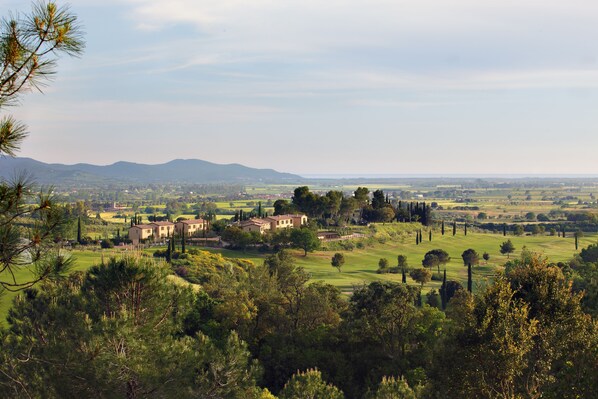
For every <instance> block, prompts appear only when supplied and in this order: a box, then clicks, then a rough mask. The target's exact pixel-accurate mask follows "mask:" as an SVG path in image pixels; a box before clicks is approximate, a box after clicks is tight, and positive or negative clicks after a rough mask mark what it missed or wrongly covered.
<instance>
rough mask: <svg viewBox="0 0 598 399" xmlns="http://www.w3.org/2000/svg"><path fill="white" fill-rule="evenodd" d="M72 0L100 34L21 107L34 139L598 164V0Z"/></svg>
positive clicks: (440, 160)
mask: <svg viewBox="0 0 598 399" xmlns="http://www.w3.org/2000/svg"><path fill="white" fill-rule="evenodd" d="M58 3H59V4H64V2H62V1H59V2H58ZM69 4H70V5H71V9H72V11H73V12H74V13H76V14H77V15H78V16H79V18H80V20H81V22H82V24H83V25H84V26H85V31H86V42H87V48H86V51H85V54H84V55H83V57H82V58H80V59H66V58H64V59H61V60H60V62H59V68H58V75H57V77H56V79H55V81H54V82H53V83H52V84H51V85H50V87H49V88H48V89H47V90H46V91H45V94H44V95H41V94H39V93H31V94H28V95H26V96H25V97H24V98H23V101H22V106H21V107H19V108H14V109H12V110H10V112H13V113H14V114H15V115H16V116H17V117H19V118H20V119H22V120H23V121H24V122H26V123H27V124H28V125H29V127H30V137H29V138H28V139H27V140H26V142H25V144H24V146H23V149H22V151H21V153H20V155H21V156H29V157H33V158H36V159H39V160H42V161H46V162H48V161H50V162H61V163H77V162H88V163H95V164H109V163H112V162H115V161H119V160H127V161H133V162H142V163H162V162H166V161H169V160H172V159H175V158H199V159H204V160H208V161H212V162H216V163H241V164H244V165H248V166H252V167H263V168H274V169H277V170H280V171H286V172H294V173H299V174H301V173H306V174H314V173H356V174H359V173H370V174H372V173H374V174H375V173H386V174H410V173H417V174H421V173H428V174H439V175H445V174H451V173H468V174H471V173H524V174H525V173H547V174H551V173H558V174H563V173H598V154H597V150H598V134H597V128H598V2H596V1H594V0H568V1H563V0H558V1H553V0H542V1H539V0H538V1H528V0H500V1H495V0H469V1H466V0H388V1H385V0H368V1H365V0H362V1H357V0H345V1H338V0H326V1H322V0H318V1H312V0H301V1H293V0H277V1H274V0H234V1H228V0H211V1H203V0H168V1H167V0H71V1H70V2H69ZM29 8H30V7H29V3H28V1H25V0H0V12H1V14H2V15H7V13H8V10H21V11H27V10H28V9H29ZM5 111H6V110H5Z"/></svg>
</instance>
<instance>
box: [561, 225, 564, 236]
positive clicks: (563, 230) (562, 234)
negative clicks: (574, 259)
mask: <svg viewBox="0 0 598 399" xmlns="http://www.w3.org/2000/svg"><path fill="white" fill-rule="evenodd" d="M561 235H562V236H563V238H565V225H563V234H561Z"/></svg>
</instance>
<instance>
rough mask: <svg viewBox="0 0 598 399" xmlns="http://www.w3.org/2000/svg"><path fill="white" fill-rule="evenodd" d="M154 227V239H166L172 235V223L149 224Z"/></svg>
mask: <svg viewBox="0 0 598 399" xmlns="http://www.w3.org/2000/svg"><path fill="white" fill-rule="evenodd" d="M149 225H150V226H153V227H154V238H155V239H156V240H157V239H160V238H168V237H170V236H172V235H173V234H174V223H172V222H153V223H150V224H149Z"/></svg>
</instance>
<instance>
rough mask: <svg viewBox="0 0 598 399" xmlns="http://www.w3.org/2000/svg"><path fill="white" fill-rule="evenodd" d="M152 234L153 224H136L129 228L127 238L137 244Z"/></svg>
mask: <svg viewBox="0 0 598 399" xmlns="http://www.w3.org/2000/svg"><path fill="white" fill-rule="evenodd" d="M153 235H154V226H150V225H148V224H138V225H135V226H133V227H131V228H130V229H129V240H131V241H132V242H133V244H135V245H137V244H139V242H140V241H141V240H147V239H148V238H151V237H152V236H153Z"/></svg>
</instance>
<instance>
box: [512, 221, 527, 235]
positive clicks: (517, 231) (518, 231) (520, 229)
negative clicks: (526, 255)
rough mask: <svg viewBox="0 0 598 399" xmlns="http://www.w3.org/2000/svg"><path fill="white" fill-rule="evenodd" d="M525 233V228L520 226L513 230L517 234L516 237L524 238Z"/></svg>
mask: <svg viewBox="0 0 598 399" xmlns="http://www.w3.org/2000/svg"><path fill="white" fill-rule="evenodd" d="M524 232H525V230H524V229H523V226H522V225H520V224H518V225H516V226H515V230H513V234H515V235H516V236H522V235H523V233H524Z"/></svg>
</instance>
